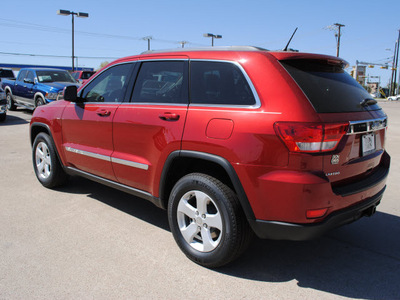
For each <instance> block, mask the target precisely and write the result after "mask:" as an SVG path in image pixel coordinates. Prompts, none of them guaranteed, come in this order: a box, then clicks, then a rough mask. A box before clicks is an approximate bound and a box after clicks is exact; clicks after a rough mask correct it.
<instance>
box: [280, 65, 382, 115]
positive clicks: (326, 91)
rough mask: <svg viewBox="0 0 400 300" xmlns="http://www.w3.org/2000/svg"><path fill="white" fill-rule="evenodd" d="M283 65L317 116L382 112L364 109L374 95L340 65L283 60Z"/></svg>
mask: <svg viewBox="0 0 400 300" xmlns="http://www.w3.org/2000/svg"><path fill="white" fill-rule="evenodd" d="M280 63H281V64H282V66H283V67H284V68H285V69H286V71H288V73H289V74H290V75H291V76H292V78H293V79H294V80H295V82H296V83H297V84H298V86H299V87H300V88H301V89H302V91H303V92H304V94H305V95H306V96H307V98H308V100H309V101H310V102H311V104H312V105H313V106H314V109H315V110H316V112H318V113H339V112H360V111H366V110H379V109H381V108H380V107H379V106H378V105H376V104H374V105H369V106H362V105H361V102H363V101H364V100H365V99H370V98H371V95H370V94H369V93H368V92H367V91H366V90H365V89H364V88H363V87H362V86H361V85H360V84H359V83H358V82H357V81H356V80H355V79H354V78H353V77H351V76H350V74H348V73H347V72H345V71H344V69H343V67H342V66H341V65H339V64H330V63H329V62H328V61H325V60H306V59H303V60H299V59H293V60H284V61H280Z"/></svg>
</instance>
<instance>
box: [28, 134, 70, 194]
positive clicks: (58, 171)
mask: <svg viewBox="0 0 400 300" xmlns="http://www.w3.org/2000/svg"><path fill="white" fill-rule="evenodd" d="M32 161H33V169H34V170H35V174H36V177H37V179H38V180H39V181H40V183H41V184H42V185H43V186H45V187H47V188H53V187H56V186H60V185H62V184H63V183H64V182H65V181H66V179H67V175H66V173H65V172H64V170H63V168H62V166H61V164H60V162H59V160H58V157H57V153H56V149H55V146H54V143H53V140H52V138H51V137H50V136H49V135H48V134H46V133H43V132H41V133H39V134H38V135H37V136H36V138H35V141H34V143H33V148H32Z"/></svg>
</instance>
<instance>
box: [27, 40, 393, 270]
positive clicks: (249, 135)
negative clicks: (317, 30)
mask: <svg viewBox="0 0 400 300" xmlns="http://www.w3.org/2000/svg"><path fill="white" fill-rule="evenodd" d="M345 66H346V62H345V61H343V60H342V59H340V58H337V57H332V56H326V55H317V54H307V53H299V52H287V51H278V52H270V51H267V50H262V49H259V48H254V47H227V48H220V49H215V48H211V49H208V50H196V49H192V50H189V49H183V50H182V51H180V50H173V51H170V52H168V51H164V52H156V51H154V52H152V51H150V52H149V53H145V54H142V55H138V56H132V57H127V58H122V59H119V60H117V61H115V62H113V63H111V64H109V65H108V66H106V67H105V68H103V69H102V70H101V71H99V72H98V73H97V74H96V75H95V77H94V78H92V79H91V81H90V82H88V83H87V84H86V85H84V86H82V87H80V88H79V90H77V88H76V87H74V86H68V87H66V88H65V90H64V99H65V100H62V101H56V102H53V103H51V104H50V105H47V106H45V107H43V108H42V109H40V110H36V111H35V112H34V114H33V117H32V120H31V124H30V137H31V143H32V159H33V166H34V170H35V173H36V176H37V178H38V180H39V181H40V182H41V184H42V185H43V186H45V187H48V188H53V187H56V186H59V185H62V184H63V183H64V182H65V180H66V179H67V175H68V174H74V175H80V176H83V177H86V178H89V179H91V180H94V181H97V182H100V183H103V184H105V185H107V186H111V187H114V188H117V189H119V190H122V191H125V192H128V193H131V194H133V195H136V196H140V197H143V198H145V199H147V200H149V201H151V202H153V203H154V204H155V205H157V206H159V207H161V208H164V209H166V210H167V212H168V220H169V225H170V228H171V231H172V234H173V236H174V238H175V240H176V242H177V244H178V245H179V247H180V248H181V250H182V251H183V252H184V253H185V254H186V256H187V257H188V258H190V259H191V260H193V261H194V262H196V263H198V264H200V265H203V266H206V267H218V266H221V265H224V264H227V263H229V262H231V261H232V260H234V259H235V258H237V257H238V256H239V255H240V254H241V253H242V252H243V251H244V250H245V249H246V247H247V246H248V244H249V242H250V240H251V237H252V235H253V233H255V234H256V235H257V236H258V237H260V238H268V239H284V240H307V239H311V238H316V237H318V236H320V235H321V234H323V233H325V232H326V231H327V230H330V229H332V228H335V227H338V226H341V225H343V224H346V223H350V222H353V221H355V220H357V219H359V218H361V217H363V216H371V215H373V214H374V212H375V210H376V206H377V205H378V204H379V203H380V201H381V199H382V196H383V193H384V190H385V187H386V185H385V184H386V178H387V175H388V172H389V165H390V156H389V155H388V153H387V152H386V150H385V135H386V128H387V117H386V114H385V113H384V112H383V111H382V109H381V108H380V107H379V106H378V105H377V102H376V100H374V99H371V97H370V95H369V94H368V93H367V92H366V91H365V90H364V89H363V87H362V86H360V85H359V84H358V83H357V82H356V81H355V80H354V79H353V78H352V77H351V76H350V75H349V74H347V72H344V67H345ZM149 238H151V237H149Z"/></svg>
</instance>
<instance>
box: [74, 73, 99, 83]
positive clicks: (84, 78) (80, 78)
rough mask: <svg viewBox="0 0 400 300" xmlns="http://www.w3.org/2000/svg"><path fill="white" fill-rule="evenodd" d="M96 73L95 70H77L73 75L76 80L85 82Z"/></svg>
mask: <svg viewBox="0 0 400 300" xmlns="http://www.w3.org/2000/svg"><path fill="white" fill-rule="evenodd" d="M94 73H96V72H95V71H75V72H72V73H71V75H72V77H74V79H75V80H76V82H79V83H81V84H84V83H85V82H86V81H87V80H88V79H89V78H90V77H91V76H92V75H93V74H94Z"/></svg>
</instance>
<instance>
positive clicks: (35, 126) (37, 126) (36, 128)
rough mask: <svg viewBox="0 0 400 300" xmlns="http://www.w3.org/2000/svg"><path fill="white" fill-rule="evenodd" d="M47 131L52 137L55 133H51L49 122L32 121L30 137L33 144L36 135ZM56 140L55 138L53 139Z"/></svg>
mask: <svg viewBox="0 0 400 300" xmlns="http://www.w3.org/2000/svg"><path fill="white" fill-rule="evenodd" d="M41 132H44V133H47V134H48V135H49V136H50V137H51V138H52V139H53V135H52V134H51V130H50V127H49V126H48V125H47V124H44V123H32V124H31V126H30V132H29V135H30V139H31V146H33V142H34V141H35V138H36V136H37V135H38V134H39V133H41ZM53 141H54V139H53Z"/></svg>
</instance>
